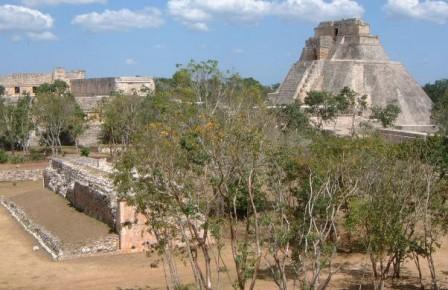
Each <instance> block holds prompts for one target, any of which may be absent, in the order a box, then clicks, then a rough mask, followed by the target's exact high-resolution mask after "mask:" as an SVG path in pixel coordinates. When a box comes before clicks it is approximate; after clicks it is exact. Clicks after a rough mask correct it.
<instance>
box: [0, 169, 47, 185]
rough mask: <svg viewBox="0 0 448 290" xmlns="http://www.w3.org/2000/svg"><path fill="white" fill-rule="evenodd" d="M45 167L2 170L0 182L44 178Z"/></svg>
mask: <svg viewBox="0 0 448 290" xmlns="http://www.w3.org/2000/svg"><path fill="white" fill-rule="evenodd" d="M42 176H43V169H9V170H1V171H0V182H17V181H37V180H40V179H42Z"/></svg>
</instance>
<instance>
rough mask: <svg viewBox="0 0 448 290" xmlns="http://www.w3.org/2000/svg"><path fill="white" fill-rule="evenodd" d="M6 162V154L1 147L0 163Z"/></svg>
mask: <svg viewBox="0 0 448 290" xmlns="http://www.w3.org/2000/svg"><path fill="white" fill-rule="evenodd" d="M6 162H8V154H6V152H5V151H4V150H2V149H0V164H4V163H6Z"/></svg>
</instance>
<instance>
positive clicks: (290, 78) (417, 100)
mask: <svg viewBox="0 0 448 290" xmlns="http://www.w3.org/2000/svg"><path fill="white" fill-rule="evenodd" d="M346 86H347V87H350V88H352V89H353V90H355V91H356V92H358V93H359V94H361V95H367V96H368V102H369V104H370V105H378V106H385V105H387V104H389V103H393V102H396V103H397V104H398V105H399V106H400V107H401V110H402V113H401V115H400V116H399V119H398V120H397V124H398V125H401V126H402V127H406V126H409V127H411V126H414V127H415V126H416V125H418V126H421V125H429V124H430V114H431V107H432V102H431V100H430V99H429V97H428V96H427V95H426V93H425V92H424V91H423V89H422V88H421V87H420V85H419V84H418V83H417V82H416V81H415V80H414V79H413V78H412V76H411V75H410V74H409V73H408V72H407V71H406V69H405V67H404V66H403V65H402V64H400V63H398V62H393V61H391V60H390V59H389V57H388V55H387V53H386V52H385V50H384V48H383V46H382V45H381V43H380V39H379V37H378V36H374V35H372V34H371V33H370V26H369V24H367V23H365V22H364V21H362V20H360V19H347V20H341V21H334V22H333V21H331V22H322V23H320V25H319V26H318V27H317V28H315V35H314V37H312V38H310V39H308V40H307V41H306V45H305V48H304V49H303V52H302V55H301V57H300V59H299V61H298V62H296V63H295V64H294V65H293V66H292V68H291V69H290V71H289V73H288V75H287V76H286V78H285V80H284V81H283V83H282V84H281V86H280V87H279V89H278V91H277V92H275V93H273V94H270V99H271V101H272V102H273V103H274V104H276V105H279V104H289V103H292V102H294V101H300V102H302V103H303V101H304V99H305V97H306V95H307V93H308V92H310V91H329V92H334V93H336V92H339V91H340V90H341V89H342V88H344V87H346Z"/></svg>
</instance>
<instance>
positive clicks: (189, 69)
mask: <svg viewBox="0 0 448 290" xmlns="http://www.w3.org/2000/svg"><path fill="white" fill-rule="evenodd" d="M158 86H159V87H160V88H161V90H159V91H158V92H157V93H156V94H155V95H154V96H148V97H146V98H142V99H141V100H137V99H132V100H128V99H126V98H125V97H123V96H120V97H117V99H116V100H112V102H111V103H113V102H118V100H121V101H126V100H127V105H126V106H130V105H132V104H134V102H136V101H138V104H139V105H137V106H135V105H134V106H135V107H136V110H137V112H136V114H133V116H134V117H135V119H134V120H132V121H130V122H129V123H130V124H132V123H133V122H136V124H139V125H138V126H135V127H134V126H133V129H132V130H129V132H131V135H130V136H132V138H131V144H132V146H130V147H129V148H128V149H127V150H126V151H125V152H123V154H122V155H121V157H120V158H119V159H118V161H117V163H116V169H117V171H116V174H115V176H114V178H115V183H116V185H117V188H118V190H119V192H120V193H121V194H122V196H123V197H124V198H127V200H128V201H129V202H130V203H131V204H133V205H136V206H137V208H138V209H139V211H140V212H141V213H143V214H145V215H146V216H147V218H148V221H149V224H148V226H149V227H150V229H151V231H152V232H154V233H155V235H156V239H157V247H158V250H159V253H160V254H161V256H162V258H163V262H164V264H165V265H166V269H167V272H166V273H167V279H168V281H169V283H168V284H169V285H168V288H171V289H176V288H177V289H178V288H181V287H182V279H181V278H180V277H179V275H178V274H177V273H178V272H177V269H176V263H175V259H174V256H175V255H176V254H177V255H181V256H182V258H183V259H185V261H187V262H188V263H189V265H190V266H191V269H192V273H193V275H194V278H195V282H196V286H197V288H198V289H217V288H219V287H220V283H222V281H223V279H231V278H230V276H226V275H224V274H222V272H221V271H219V269H221V268H223V267H225V268H227V269H228V268H229V267H232V273H235V277H234V280H232V281H230V282H231V283H232V285H234V287H235V288H236V289H240V290H244V289H254V287H255V285H256V283H257V277H258V275H259V273H260V271H262V269H267V270H268V272H267V273H270V274H271V277H272V279H273V281H274V282H275V283H276V285H277V287H278V289H283V290H286V289H290V288H291V285H292V284H294V285H296V286H295V287H296V288H298V289H326V288H327V287H328V285H329V283H330V281H331V280H332V277H333V275H334V274H335V273H337V271H338V269H339V268H338V267H336V266H335V265H334V259H335V258H336V257H337V256H338V255H339V250H340V249H341V248H345V249H349V250H354V249H357V250H361V251H362V252H363V253H365V254H366V255H368V257H369V261H370V263H371V269H372V282H373V284H374V286H375V289H381V288H382V287H383V286H384V283H385V281H388V280H389V279H391V278H392V277H395V278H397V277H399V276H400V273H401V270H400V269H401V268H400V265H402V264H403V263H404V261H405V259H413V260H414V261H416V265H417V266H416V267H417V268H418V271H419V272H421V269H422V263H426V264H427V265H428V267H429V269H431V271H430V272H431V273H430V278H431V281H432V283H433V288H434V289H436V288H437V285H438V278H437V269H436V265H435V264H434V261H433V254H434V251H436V250H437V247H438V241H440V237H441V235H443V234H444V233H445V232H446V226H445V225H444V224H445V223H444V220H445V219H446V218H447V213H448V204H447V200H448V198H447V196H446V189H447V180H446V177H445V175H443V174H441V173H442V172H443V170H442V169H443V168H445V167H446V160H445V159H446V156H445V155H444V154H439V153H440V152H442V151H443V150H442V149H441V150H436V149H437V148H442V147H443V146H444V145H443V144H444V143H443V142H441V141H440V140H439V139H437V140H435V139H429V140H428V141H426V142H424V141H418V142H415V143H412V144H409V143H404V144H390V143H387V142H386V141H384V140H382V139H380V138H378V137H375V136H364V137H363V138H356V136H353V138H341V137H339V138H337V137H332V136H329V135H327V134H325V133H324V132H320V131H318V130H315V129H313V127H311V126H310V125H309V121H308V120H309V119H308V118H309V115H308V114H307V112H306V111H304V110H303V109H302V108H301V106H300V104H291V105H287V106H284V107H281V108H277V109H270V108H268V107H267V106H266V102H265V97H264V96H265V95H264V93H260V91H261V87H260V86H259V85H258V84H257V83H256V82H255V83H254V82H253V81H252V80H249V81H247V80H246V81H245V80H243V79H241V78H240V77H239V76H238V75H231V76H227V75H226V73H225V72H221V71H219V69H218V66H217V63H215V62H202V63H190V64H189V65H187V66H180V67H179V71H178V72H177V73H176V74H175V75H174V76H173V78H172V79H169V80H163V81H159V83H158ZM121 101H120V102H121ZM307 105H308V106H309V107H308V108H309V110H308V112H311V113H313V114H320V118H322V119H326V118H327V117H328V116H330V115H331V116H330V117H332V116H333V115H332V114H333V113H334V114H338V113H341V112H343V113H345V114H349V115H350V116H357V115H358V114H362V111H363V110H365V107H366V104H365V97H363V96H358V95H357V94H356V93H355V92H353V91H352V90H350V89H348V88H346V89H344V90H343V91H341V93H340V94H338V95H332V94H325V93H321V92H314V93H310V94H309V96H308V98H307ZM126 106H124V105H120V106H118V107H119V108H126ZM139 108H145V109H142V111H143V112H150V113H148V114H145V113H143V112H141V113H139ZM120 110H121V109H120ZM322 110H325V112H323V111H322ZM131 111H132V110H131ZM124 112H125V114H124V115H126V109H125V110H124ZM139 116H140V117H139ZM127 120H129V119H127ZM438 152H439V153H438ZM129 192H132V195H131V196H129V195H127V193H129ZM347 235H349V237H350V238H347V237H346V236H347ZM210 240H213V241H214V243H209V241H210ZM176 241H183V243H184V245H185V248H186V250H185V251H184V252H182V253H177V252H176V250H175V248H176V247H175V244H176ZM226 246H227V247H230V249H231V251H232V257H233V264H232V265H228V264H226V263H225V261H224V259H222V256H221V255H222V250H223V248H224V247H226ZM199 261H201V262H199ZM417 261H418V263H417ZM421 273H422V272H421ZM422 275H423V274H422ZM422 277H423V276H421V277H420V278H421V279H420V281H421V283H422V285H423V284H424V282H423V278H422ZM291 279H292V280H294V283H290V280H291Z"/></svg>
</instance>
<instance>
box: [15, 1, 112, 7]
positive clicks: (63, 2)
mask: <svg viewBox="0 0 448 290" xmlns="http://www.w3.org/2000/svg"><path fill="white" fill-rule="evenodd" d="M22 3H23V4H24V5H27V6H39V5H59V4H74V5H83V4H94V3H100V4H106V3H107V0H22Z"/></svg>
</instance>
